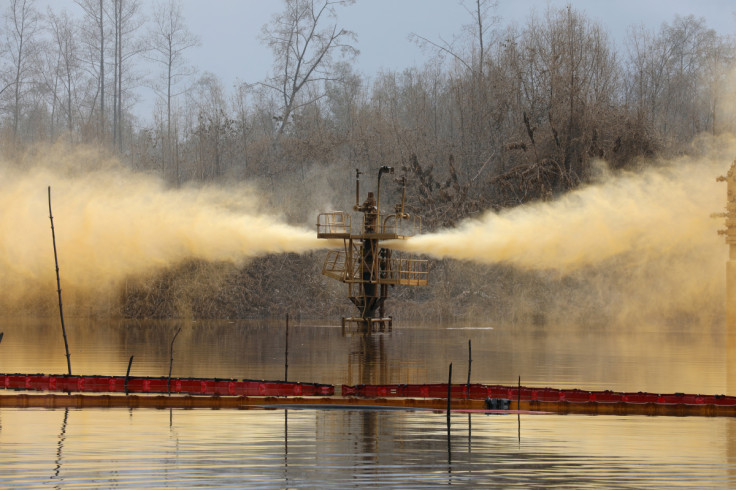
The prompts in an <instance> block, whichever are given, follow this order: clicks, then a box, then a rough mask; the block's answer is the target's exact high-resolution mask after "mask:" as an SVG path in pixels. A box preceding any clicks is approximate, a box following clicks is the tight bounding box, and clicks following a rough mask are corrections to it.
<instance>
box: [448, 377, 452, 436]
mask: <svg viewBox="0 0 736 490" xmlns="http://www.w3.org/2000/svg"><path fill="white" fill-rule="evenodd" d="M451 400H452V363H450V374H449V375H448V378H447V430H450V406H451Z"/></svg>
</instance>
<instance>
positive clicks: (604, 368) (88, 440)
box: [0, 319, 736, 488]
mask: <svg viewBox="0 0 736 490" xmlns="http://www.w3.org/2000/svg"><path fill="white" fill-rule="evenodd" d="M67 324H68V326H67V328H68V337H69V345H70V350H71V364H72V371H73V373H74V374H109V375H120V374H125V370H126V368H127V364H128V360H129V358H130V356H131V355H134V356H135V357H134V362H133V367H132V370H131V372H132V374H135V375H148V376H164V375H166V374H167V373H168V369H169V359H170V350H169V349H170V347H171V340H172V338H173V336H174V333H175V332H176V331H177V329H179V328H181V333H180V334H179V335H178V336H177V338H176V341H175V343H174V353H173V354H174V362H173V368H172V373H173V375H174V376H207V377H210V376H211V377H227V378H240V379H283V377H284V356H285V328H284V327H285V325H284V321H283V320H278V321H271V322H265V321H254V322H228V321H218V322H108V321H105V322H99V323H98V322H93V321H81V320H73V319H70V320H68V321H67ZM0 330H1V331H4V333H5V336H4V338H3V340H2V343H0V371H1V372H45V373H64V372H66V358H65V357H64V346H63V339H62V338H61V333H60V327H59V325H58V322H55V321H53V320H51V321H39V320H3V322H2V327H1V328H0ZM468 340H471V343H472V358H473V361H472V365H471V367H472V371H471V381H472V382H478V383H500V384H516V382H517V381H518V377H519V376H521V379H522V383H523V384H525V385H528V386H553V387H568V388H583V389H613V390H626V391H639V390H641V391H655V392H676V391H681V392H695V393H708V394H712V393H729V394H733V393H734V390H729V377H728V373H729V369H728V366H727V364H728V362H727V361H728V355H727V347H726V346H727V345H728V342H727V341H726V340H727V337H726V335H725V334H724V333H723V332H722V331H719V330H718V329H714V331H712V332H706V333H702V332H701V333H699V334H694V333H691V332H688V331H680V332H678V331H668V332H666V333H664V332H661V331H655V330H647V329H641V330H637V331H628V332H605V331H587V332H586V331H580V330H568V331H566V330H565V329H564V328H559V327H558V328H553V327H551V326H550V327H539V326H536V327H529V328H522V327H519V326H516V327H514V326H511V327H504V326H500V325H487V324H481V323H479V324H475V325H452V326H444V325H423V326H417V325H413V326H412V325H403V326H399V325H395V326H394V328H393V330H392V331H390V332H384V333H374V334H372V335H362V334H359V333H357V332H355V331H353V330H347V331H343V330H342V329H341V328H340V327H336V326H329V325H317V324H309V325H308V324H305V323H301V322H294V321H293V320H292V322H291V325H290V329H289V368H288V378H289V379H290V380H294V381H313V382H320V383H332V384H337V385H339V384H342V383H346V384H357V383H425V382H431V383H440V382H446V380H447V367H448V364H449V363H450V362H452V363H453V373H454V376H455V378H454V379H455V382H465V381H466V380H467V367H468V361H467V358H468ZM735 423H736V421H734V420H732V419H730V418H700V417H689V418H681V417H645V416H628V417H617V416H587V415H565V416H560V415H522V416H520V417H517V416H516V415H500V416H488V415H483V414H470V415H469V414H465V413H457V414H453V416H452V424H451V430H450V432H449V434H448V430H447V425H446V417H445V414H444V413H436V412H432V411H403V410H402V411H395V410H311V409H300V410H297V409H293V408H292V409H288V410H283V409H248V410H154V409H136V410H130V409H84V410H74V409H69V410H65V409H57V410H44V409H1V410H0V487H3V488H22V487H38V488H40V487H48V486H51V487H55V488H85V487H88V488H109V487H121V488H130V487H140V488H150V487H154V488H162V487H166V488H193V487H210V486H218V487H230V488H242V487H244V486H246V485H247V486H248V487H252V488H286V487H290V488H291V487H308V488H315V487H317V488H350V487H354V488H364V487H370V486H383V487H385V486H394V487H401V488H416V487H427V486H433V485H446V484H448V483H450V484H465V485H468V486H478V485H495V486H499V487H509V486H521V487H529V486H556V485H560V486H565V487H591V488H592V487H608V488H640V487H642V486H657V487H672V486H685V487H714V486H715V487H727V486H734V485H736V476H735V475H736V442H731V441H732V440H736V437H734V436H736V425H734V424H735Z"/></svg>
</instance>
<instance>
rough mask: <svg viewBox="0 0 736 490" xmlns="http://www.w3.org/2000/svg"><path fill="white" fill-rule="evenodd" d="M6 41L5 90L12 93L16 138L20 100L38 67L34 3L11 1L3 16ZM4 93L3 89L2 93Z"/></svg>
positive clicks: (30, 0)
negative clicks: (8, 89) (7, 64)
mask: <svg viewBox="0 0 736 490" xmlns="http://www.w3.org/2000/svg"><path fill="white" fill-rule="evenodd" d="M4 17H5V37H6V39H5V41H6V46H7V51H8V56H9V61H10V66H9V70H8V71H7V77H8V78H7V79H6V80H5V88H11V87H12V89H13V92H12V94H11V101H10V110H11V112H12V118H13V136H14V137H17V136H18V124H19V121H20V113H21V106H22V105H23V98H24V96H25V94H26V91H27V89H28V85H29V83H30V80H31V77H32V74H33V70H34V69H35V68H36V67H37V66H38V65H37V59H38V57H39V55H40V42H39V40H38V36H37V35H38V34H39V31H40V28H41V25H40V20H41V16H40V14H39V13H38V11H37V10H36V9H35V6H34V1H33V0H10V3H9V5H8V9H7V10H6V12H5V15H4ZM3 90H5V89H3Z"/></svg>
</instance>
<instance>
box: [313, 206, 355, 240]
mask: <svg viewBox="0 0 736 490" xmlns="http://www.w3.org/2000/svg"><path fill="white" fill-rule="evenodd" d="M350 231H351V217H350V215H349V214H348V213H346V212H345V211H329V212H327V213H320V214H319V216H317V235H344V234H348V235H349V234H350Z"/></svg>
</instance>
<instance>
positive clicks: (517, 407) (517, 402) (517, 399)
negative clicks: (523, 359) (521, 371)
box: [516, 376, 521, 410]
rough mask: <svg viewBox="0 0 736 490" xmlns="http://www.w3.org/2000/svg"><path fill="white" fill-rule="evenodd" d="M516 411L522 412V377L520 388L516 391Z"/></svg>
mask: <svg viewBox="0 0 736 490" xmlns="http://www.w3.org/2000/svg"><path fill="white" fill-rule="evenodd" d="M516 409H517V410H521V376H519V387H518V388H517V390H516Z"/></svg>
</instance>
